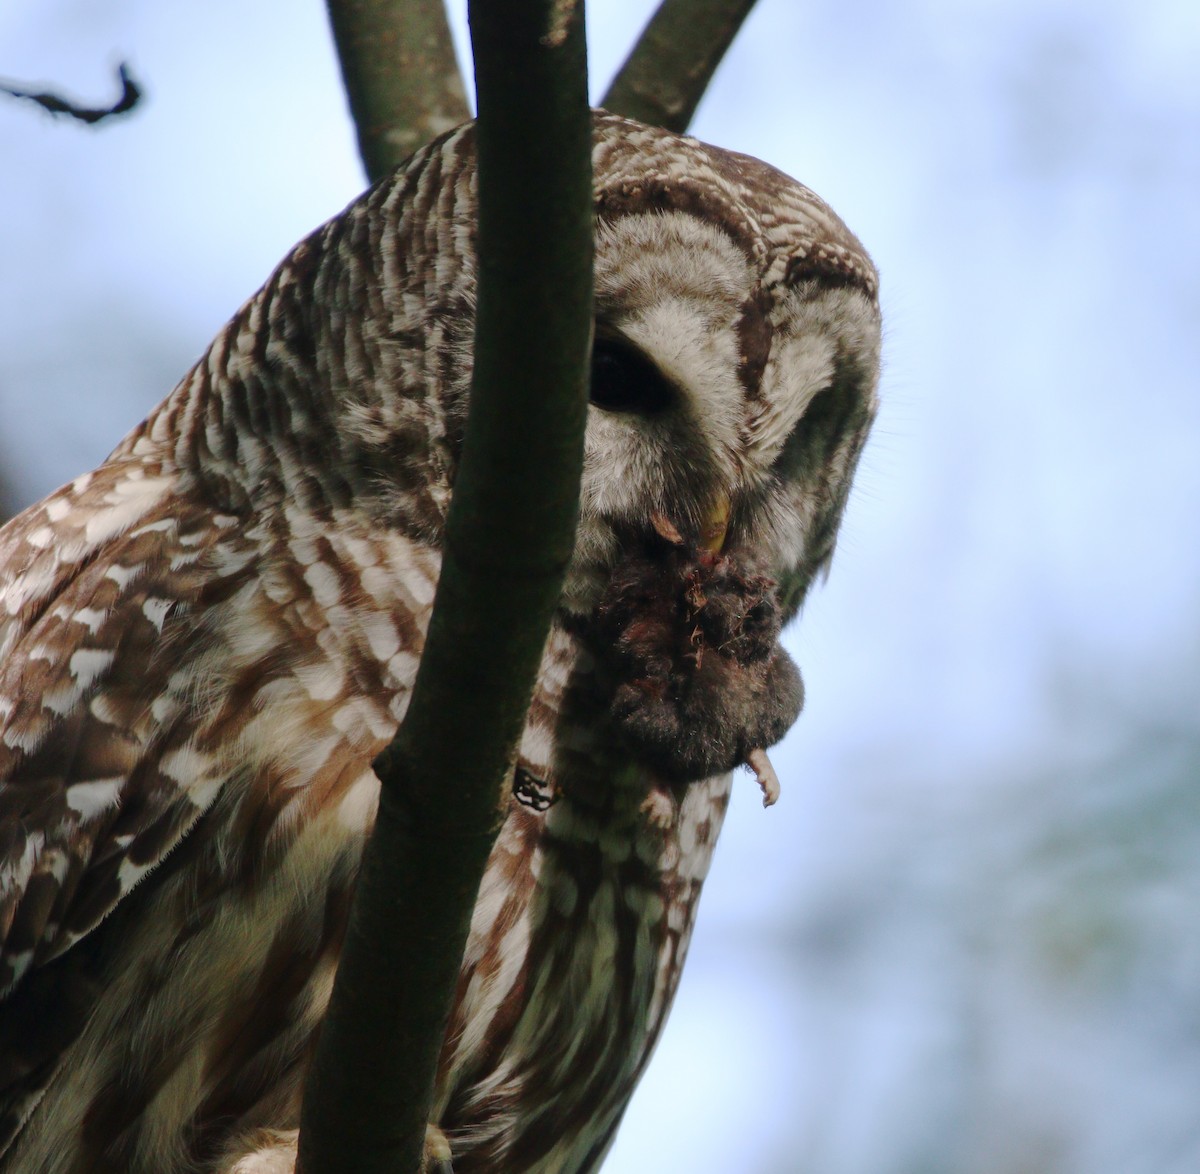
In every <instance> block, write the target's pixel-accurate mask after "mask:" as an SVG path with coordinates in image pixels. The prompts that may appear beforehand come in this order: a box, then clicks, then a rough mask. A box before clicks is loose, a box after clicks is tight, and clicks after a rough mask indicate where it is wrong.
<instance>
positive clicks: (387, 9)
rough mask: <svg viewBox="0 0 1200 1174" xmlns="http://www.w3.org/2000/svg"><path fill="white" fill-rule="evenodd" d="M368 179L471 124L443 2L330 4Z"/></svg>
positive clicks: (340, 0) (345, 0)
mask: <svg viewBox="0 0 1200 1174" xmlns="http://www.w3.org/2000/svg"><path fill="white" fill-rule="evenodd" d="M328 7H329V23H330V24H331V25H332V26H333V39H334V41H335V42H336V44H337V51H338V60H339V61H340V62H341V66H342V80H343V81H344V82H345V85H346V95H347V97H348V98H349V102H350V112H351V114H352V115H353V117H354V125H355V127H356V128H357V130H358V150H359V154H360V155H361V156H362V160H363V166H364V168H365V169H366V172H367V176H368V177H369V178H370V179H371V180H372V181H374V180H377V179H379V178H380V177H381V176H383V175H386V174H387V173H388V172H389V171H391V169H392V168H393V167H395V166H397V165H398V164H400V163H403V162H404V160H405V159H407V158H408V157H409V155H411V154H412V153H413V152H414V151H415V150H417V148H418V147H423V146H424V145H425V144H426V143H427V142H429V140H430V139H432V138H436V137H437V136H438V135H440V134H441V133H442V132H443V131H447V130H450V129H451V128H452V127H455V126H458V124H459V123H460V122H465V121H466V120H467V119H468V118H470V117H471V111H470V110H469V109H468V108H467V99H466V94H465V92H464V90H463V83H462V75H461V74H460V73H459V69H458V60H457V58H456V57H455V55H454V43H453V42H452V41H451V39H450V26H449V25H448V24H447V23H446V9H445V6H444V4H443V0H328Z"/></svg>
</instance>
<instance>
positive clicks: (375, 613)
mask: <svg viewBox="0 0 1200 1174" xmlns="http://www.w3.org/2000/svg"><path fill="white" fill-rule="evenodd" d="M595 128H596V130H595V135H596V137H595V150H594V165H595V177H596V209H597V254H596V281H597V296H596V321H597V348H596V358H595V360H594V367H593V407H592V408H591V409H590V410H589V422H588V435H587V442H586V459H585V470H584V480H583V505H582V518H581V523H580V528H579V536H578V540H577V545H576V552H575V556H574V559H573V562H572V565H571V568H570V571H569V574H568V579H567V583H566V587H565V589H564V593H563V598H562V605H561V608H560V611H559V615H558V618H557V620H556V622H555V625H554V628H553V630H552V632H551V636H550V640H549V642H548V645H547V649H546V653H545V656H544V660H543V666H542V671H541V676H540V680H539V684H538V689H537V693H536V696H535V698H534V703H533V707H532V709H531V711H530V716H529V719H528V723H527V726H526V729H525V733H524V736H523V740H522V744H521V757H520V761H519V763H518V766H517V770H516V776H515V778H514V797H513V800H512V803H511V806H510V809H509V812H508V815H507V818H506V822H505V824H504V826H503V829H502V831H501V834H500V838H499V841H498V842H497V844H496V847H495V850H494V852H493V853H492V857H491V860H490V862H489V865H488V870H487V874H486V876H485V879H484V882H483V885H482V887H481V890H480V895H479V899H478V903H477V906H476V910H475V915H474V920H473V923H472V929H471V936H470V940H469V943H468V947H467V952H466V956H465V958H464V961H463V967H462V971H461V975H460V979H459V984H458V990H457V994H456V999H455V1006H454V1011H453V1014H452V1020H451V1024H450V1028H449V1030H448V1032H447V1036H446V1043H445V1046H444V1050H443V1054H442V1059H441V1065H440V1070H439V1074H438V1083H437V1090H436V1097H435V1104H434V1111H433V1120H434V1123H435V1124H436V1125H437V1126H438V1127H439V1128H440V1130H441V1131H442V1133H443V1134H444V1136H445V1138H446V1139H447V1140H448V1142H449V1144H450V1147H451V1150H452V1153H453V1162H454V1170H455V1171H456V1174H478V1172H482V1171H497V1170H503V1171H513V1172H516V1171H546V1172H548V1171H587V1170H593V1169H595V1168H596V1167H597V1166H598V1164H599V1162H600V1161H601V1159H602V1157H603V1155H604V1153H605V1152H606V1150H607V1148H608V1146H609V1144H610V1143H611V1140H612V1136H613V1133H614V1131H615V1129H616V1126H617V1123H618V1121H619V1119H620V1116H621V1113H622V1111H623V1109H624V1107H625V1104H626V1103H627V1101H628V1098H629V1096H630V1094H631V1091H632V1089H633V1086H634V1084H635V1083H636V1081H637V1079H638V1077H639V1076H640V1074H641V1072H642V1070H643V1069H644V1067H645V1064H646V1062H647V1059H648V1057H649V1054H650V1051H651V1049H652V1047H653V1045H654V1042H655V1040H656V1038H657V1036H658V1033H659V1031H660V1029H661V1026H662V1023H663V1020H664V1017H665V1015H666V1012H667V1009H668V1007H669V1005H670V1002H671V999H672V996H673V994H674V992H675V987H676V984H677V982H678V978H679V973H680V968H681V967H682V964H683V960H684V955H685V953H686V951H687V944H688V938H689V935H690V932H691V926H692V923H693V918H694V916H695V910H696V902H697V898H698V896H699V892H700V886H701V883H702V881H703V879H704V876H705V873H706V871H707V868H708V863H709V859H710V855H711V851H712V847H713V843H714V841H715V838H716V836H717V833H718V831H719V829H720V825H721V820H722V816H723V813H724V809H725V805H726V801H727V798H728V794H729V788H730V785H731V783H730V770H731V768H732V767H733V766H735V765H736V764H737V763H739V762H742V761H744V760H745V759H746V758H747V756H748V753H749V752H750V751H751V750H753V749H757V748H759V747H760V746H762V745H764V744H767V743H769V742H771V741H774V740H776V739H777V738H778V736H779V735H780V734H781V733H782V731H783V729H785V728H786V727H787V725H789V724H790V723H791V721H792V720H793V719H794V717H795V715H796V712H797V711H798V709H799V705H800V700H801V694H800V684H799V678H798V676H797V674H796V672H795V669H794V666H792V665H791V662H790V660H788V658H787V656H786V653H784V652H783V651H782V649H781V648H780V647H779V646H778V644H777V642H776V637H777V634H778V630H779V626H780V624H781V623H782V622H784V621H786V620H787V619H789V618H790V617H791V616H792V615H793V614H794V613H795V612H796V610H797V608H798V607H799V605H800V603H801V601H802V599H803V597H804V595H805V592H806V591H807V588H808V586H809V583H810V582H811V581H812V579H813V577H814V575H815V574H816V573H817V572H818V571H819V570H821V569H822V568H823V567H825V565H826V564H827V563H828V560H829V558H830V555H831V553H832V549H833V543H834V538H835V534H836V530H837V526H838V522H839V520H840V517H841V513H842V508H843V505H844V502H845V498H846V494H847V491H848V487H849V483H850V478H851V475H852V472H853V469H854V466H855V462H856V460H857V457H858V454H859V451H860V448H861V446H862V443H863V440H864V438H865V436H866V432H867V429H868V427H869V424H870V421H871V418H872V415H873V411H874V402H875V401H874V397H875V383H876V376H877V369H878V355H879V315H878V307H877V301H876V279H875V272H874V269H873V268H872V266H871V263H870V261H869V259H868V258H867V256H866V254H865V253H864V251H863V250H862V248H861V246H860V245H859V244H858V243H857V241H856V240H855V239H854V237H853V236H851V235H850V233H849V232H848V231H847V230H846V228H845V226H844V225H843V224H842V223H841V221H840V220H839V219H838V218H837V217H836V216H835V215H834V214H833V213H832V212H831V211H830V210H829V208H828V207H827V206H826V205H825V204H823V203H822V202H821V201H820V200H819V199H818V198H817V197H816V196H814V195H813V194H812V193H811V192H809V191H808V190H807V189H806V188H804V187H802V186H800V185H799V184H796V183H795V182H793V181H792V180H790V179H788V178H787V177H786V176H783V175H782V174H781V173H779V172H777V171H775V170H773V169H772V168H770V167H768V166H767V165H765V164H763V163H760V162H758V161H757V160H754V159H750V158H748V157H745V156H741V155H736V154H732V153H730V152H726V151H722V150H718V149H716V148H713V147H708V146H705V145H703V144H700V143H698V142H696V141H695V140H692V139H688V138H681V137H678V136H675V135H671V134H668V133H666V132H664V131H660V130H656V129H652V128H649V127H645V126H642V125H640V124H637V123H632V122H628V121H625V120H623V119H620V118H617V117H614V116H611V115H607V114H603V113H599V114H597V116H596V123H595ZM474 225H475V172H474V155H473V129H472V127H471V126H470V125H468V126H466V127H463V128H460V129H459V130H457V131H454V132H452V133H451V134H449V135H448V136H445V137H443V138H442V139H440V140H438V141H437V142H435V143H434V144H432V145H431V146H430V147H429V148H427V149H425V150H423V151H421V152H419V153H418V154H417V155H416V156H414V157H413V159H412V160H411V161H410V162H409V163H408V164H407V165H406V166H404V167H402V168H401V169H400V170H399V171H398V172H397V173H396V174H395V175H394V176H392V177H391V178H389V179H387V180H385V181H384V182H382V183H380V184H378V185H377V186H375V187H374V188H373V189H371V190H370V191H369V192H368V193H366V194H365V195H364V196H363V197H362V198H361V199H359V200H357V201H355V203H353V204H352V205H351V206H350V207H349V208H348V209H347V210H346V211H345V212H344V213H342V214H341V215H340V216H338V217H335V218H334V219H333V220H331V221H330V222H329V223H328V224H327V225H325V226H324V227H323V228H321V229H319V230H318V231H317V232H315V233H314V234H313V235H312V236H310V237H309V238H308V239H307V240H306V241H304V242H302V243H301V244H300V245H298V246H297V247H296V249H294V250H293V251H292V253H291V254H290V255H289V256H288V257H287V259H286V260H285V261H284V262H283V264H282V265H281V266H280V267H279V269H278V270H276V272H275V274H274V275H273V276H272V277H271V279H270V280H269V281H268V282H267V284H266V285H265V286H264V287H263V289H262V290H261V291H260V292H259V293H258V294H256V295H255V296H254V297H253V298H251V300H250V301H249V302H248V303H247V304H246V305H245V306H244V307H243V308H242V309H241V310H240V311H239V313H238V314H237V315H236V316H235V317H234V319H233V320H232V322H231V323H230V324H229V326H228V327H226V329H225V330H224V331H222V333H221V334H220V335H219V336H218V338H217V339H216V341H215V342H214V343H213V345H212V347H211V348H210V350H209V351H208V353H207V354H206V355H205V356H204V357H203V358H202V359H201V360H200V361H199V362H198V363H197V365H196V366H195V367H194V368H193V369H192V371H191V372H190V373H189V374H188V375H187V376H186V377H185V378H184V379H183V381H182V382H181V383H180V384H179V386H178V387H177V388H176V389H175V390H174V392H172V394H171V395H170V396H169V397H168V398H167V399H166V401H164V403H163V404H162V405H161V406H160V407H159V408H158V409H157V410H156V411H155V412H154V413H153V414H152V415H151V416H150V417H149V419H148V420H146V421H145V423H143V424H142V425H141V426H140V427H138V428H137V429H136V430H135V431H134V432H133V433H132V434H131V435H130V436H129V437H128V438H126V440H125V441H124V442H122V444H121V445H120V446H119V447H118V448H117V449H116V451H115V452H114V453H113V454H112V456H111V457H110V458H109V459H108V460H107V461H106V462H105V463H104V464H103V465H101V466H100V467H99V468H98V469H97V470H95V472H93V473H90V474H87V475H85V476H83V477H81V478H79V479H78V480H77V481H75V482H74V483H72V484H70V485H68V486H65V487H64V488H63V489H61V490H59V491H58V492H57V493H55V494H53V495H51V496H50V497H49V498H47V499H46V500H45V501H43V502H41V503H40V504H38V505H36V506H33V507H31V508H30V509H29V510H27V511H25V513H23V514H21V515H20V516H19V517H18V518H16V519H14V520H13V521H12V522H10V523H9V525H8V526H6V527H5V528H4V529H3V530H2V531H0V780H3V783H2V785H0V931H2V936H3V949H2V951H0V990H2V991H3V992H4V993H5V995H6V998H5V1001H4V1002H3V1003H0V1136H2V1141H0V1150H2V1153H3V1156H2V1157H0V1170H3V1171H5V1172H16V1171H21V1172H26V1171H28V1172H32V1171H37V1172H38V1174H55V1172H63V1174H65V1172H67V1171H70V1172H72V1174H78V1172H81V1171H115V1170H121V1171H143V1172H146V1174H151V1172H153V1174H170V1172H173V1171H178V1172H182V1171H185V1170H187V1171H192V1170H207V1171H214V1172H216V1171H223V1172H224V1171H235V1170H236V1171H241V1172H243V1174H249V1172H251V1171H256V1170H257V1171H268V1170H270V1171H275V1170H289V1169H291V1165H292V1162H293V1160H294V1141H295V1136H294V1130H295V1127H296V1124H297V1114H298V1104H299V1089H300V1085H301V1082H302V1079H303V1076H304V1071H305V1066H306V1063H307V1060H308V1057H309V1053H310V1047H311V1043H312V1038H313V1030H314V1028H315V1026H316V1025H317V1023H318V1022H319V1020H320V1017H321V1014H322V1011H323V1008H324V1005H325V1002H326V999H327V998H328V993H329V989H330V983H331V980H332V975H333V971H334V967H335V965H336V961H337V957H338V950H339V945H340V941H341V935H342V932H343V929H344V924H345V915H346V910H347V907H348V902H349V899H350V896H351V893H352V890H353V885H354V880H355V874H356V869H357V867H358V861H359V854H360V851H361V847H362V843H363V838H364V836H365V834H366V833H367V831H368V830H369V828H370V825H371V821H372V818H373V813H374V807H375V803H376V797H377V788H378V783H377V780H376V779H375V776H374V774H373V773H372V770H371V762H372V759H373V758H374V756H375V755H376V754H377V753H378V751H379V750H380V749H381V748H382V747H383V746H384V745H385V744H386V743H387V742H388V740H389V739H390V738H391V736H392V734H393V733H394V731H395V729H396V726H397V723H398V722H399V721H400V720H401V719H402V717H403V715H404V711H405V707H406V704H407V700H408V691H409V689H410V687H411V685H412V682H413V679H414V674H415V671H416V667H417V664H418V661H419V658H420V655H421V648H422V642H423V634H424V631H425V626H426V623H427V620H428V615H429V609H430V605H431V602H432V598H433V593H434V587H435V583H436V580H437V574H438V566H439V554H438V550H439V541H440V538H441V532H442V522H443V519H444V516H445V510H446V504H447V501H448V499H449V496H450V492H451V486H452V483H453V477H454V469H455V465H456V461H457V458H458V452H459V446H460V443H461V437H462V431H463V424H464V418H465V412H466V400H467V390H468V386H469V379H470V365H471V358H470V345H471V337H472V313H473V297H474V243H473V242H474V237H473V234H474ZM714 519H716V521H715V522H714ZM714 527H715V529H714ZM447 786H448V787H452V780H450V781H448V783H447Z"/></svg>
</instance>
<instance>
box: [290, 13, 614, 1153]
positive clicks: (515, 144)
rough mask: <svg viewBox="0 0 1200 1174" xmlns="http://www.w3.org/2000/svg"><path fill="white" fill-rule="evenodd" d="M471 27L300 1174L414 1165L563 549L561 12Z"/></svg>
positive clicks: (585, 337)
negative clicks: (384, 737)
mask: <svg viewBox="0 0 1200 1174" xmlns="http://www.w3.org/2000/svg"><path fill="white" fill-rule="evenodd" d="M471 31H472V43H473V46H474V52H475V75H476V83H477V90H478V94H479V124H478V131H477V137H478V156H479V201H480V213H479V291H478V311H477V315H476V329H475V367H474V377H473V382H472V389H471V407H470V417H469V420H468V423H467V434H466V439H465V442H464V447H463V455H462V461H461V464H460V467H459V470H458V474H457V478H456V481H455V486H454V495H453V499H452V502H451V506H450V512H449V517H448V519H447V524H446V541H445V550H444V559H443V563H442V571H441V578H440V581H439V583H438V593H437V599H436V601H435V605H434V611H433V616H432V618H431V621H430V627H429V634H428V638H427V641H426V644H425V650H424V653H423V655H422V657H421V664H420V669H419V672H418V676H417V680H416V684H415V685H414V688H413V695H412V700H411V703H410V705H409V709H408V713H407V716H406V718H405V721H404V724H403V726H402V727H401V729H400V731H399V733H398V735H397V737H396V739H395V740H394V741H393V742H392V744H391V745H390V746H389V747H388V749H387V750H386V751H385V752H384V753H383V754H382V755H381V756H380V757H379V759H378V760H377V762H376V769H377V771H378V772H379V775H380V778H381V781H382V783H383V786H382V790H381V794H380V805H379V816H378V820H377V823H376V827H375V831H374V834H373V836H372V838H371V841H370V843H369V844H368V846H367V849H366V853H365V855H364V858H363V866H362V872H361V875H360V878H359V882H358V886H357V892H356V894H355V901H354V908H353V911H352V913H351V918H350V926H349V930H348V932H347V936H346V943H345V947H344V950H343V954H342V959H341V964H340V966H339V969H338V974H337V979H336V982H335V985H334V990H333V996H332V998H331V1001H330V1005H329V1011H328V1014H327V1016H326V1019H325V1023H324V1026H323V1028H322V1031H321V1037H320V1042H319V1047H318V1050H317V1054H316V1057H315V1059H314V1063H313V1069H312V1072H311V1074H310V1077H309V1081H308V1085H307V1088H306V1090H305V1099H304V1107H303V1117H302V1122H301V1131H300V1164H301V1165H302V1168H303V1171H304V1174H376V1172H378V1174H383V1172H384V1171H387V1172H388V1174H409V1172H415V1171H416V1170H417V1169H418V1167H419V1162H420V1156H421V1150H422V1145H423V1139H424V1131H425V1124H426V1121H427V1120H428V1114H429V1109H430V1101H431V1097H432V1092H433V1082H434V1076H435V1071H436V1065H437V1059H438V1054H439V1052H440V1049H441V1044H442V1037H443V1034H444V1031H445V1025H446V1021H447V1019H448V1016H449V1012H450V1003H451V1000H452V997H453V993H454V989H455V981H456V979H457V976H458V969H459V965H460V962H461V958H462V954H463V949H464V947H465V944H466V938H467V932H468V929H469V925H470V919H471V913H472V909H473V907H474V904H475V898H476V895H477V893H478V889H479V882H480V878H481V877H482V875H483V869H484V866H485V864H486V861H487V856H488V853H489V852H490V850H491V846H492V843H493V840H494V837H495V833H496V831H497V829H498V826H499V820H500V812H501V804H502V802H503V797H504V795H505V792H506V789H507V787H506V784H507V780H508V776H509V774H510V772H511V767H512V762H513V758H514V755H515V749H516V742H517V739H518V737H519V734H520V731H521V728H522V726H523V724H524V720H525V711H526V708H527V707H528V703H529V698H530V696H531V693H532V690H533V684H534V680H535V676H536V673H537V668H538V664H539V662H540V659H541V654H542V648H543V646H544V644H545V640H546V634H547V632H548V630H549V625H550V621H551V617H552V615H553V612H554V608H555V606H556V604H557V601H558V598H559V594H560V591H561V588H562V579H563V574H564V572H565V570H566V566H567V562H568V560H569V558H570V555H571V551H572V549H573V545H574V530H575V523H576V518H577V513H578V498H579V477H580V472H581V468H582V460H583V425H584V420H585V414H586V403H587V396H586V372H587V366H588V349H589V338H590V332H591V321H592V194H591V161H590V156H591V119H590V116H589V113H588V106H587V85H586V75H587V69H586V49H585V46H584V39H583V4H582V0H475V2H474V3H472V6H471ZM531 471H535V472H533V473H531ZM299 1168H300V1167H299V1166H298V1169H299Z"/></svg>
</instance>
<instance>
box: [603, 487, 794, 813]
mask: <svg viewBox="0 0 1200 1174" xmlns="http://www.w3.org/2000/svg"><path fill="white" fill-rule="evenodd" d="M730 513H731V503H730V500H729V497H728V495H725V494H721V495H719V496H718V497H717V498H716V499H715V500H714V501H713V503H712V505H711V507H710V509H709V511H708V513H707V515H706V516H705V518H704V519H703V520H702V522H701V525H700V527H699V532H698V533H697V534H696V538H695V539H693V540H691V541H689V540H688V538H686V537H685V536H684V533H683V532H682V531H681V528H680V527H679V526H677V525H676V524H675V522H674V521H673V520H672V519H671V518H670V517H668V516H667V515H666V514H665V513H662V512H656V513H654V514H652V515H651V519H650V520H651V525H652V527H653V531H654V536H655V537H654V539H652V548H651V549H648V550H647V551H646V552H645V553H644V554H634V555H633V556H631V557H630V558H629V559H628V560H626V561H624V562H623V563H622V564H620V566H619V567H618V568H617V570H616V571H615V572H614V575H613V578H612V580H611V582H610V583H609V586H608V588H607V590H606V591H605V594H604V597H603V598H602V600H601V602H600V604H599V606H598V607H597V609H596V612H595V616H594V622H595V626H596V635H597V640H596V655H597V659H598V662H599V664H600V666H601V669H602V672H601V676H602V678H603V679H604V680H605V681H606V683H607V688H608V692H609V694H610V696H609V701H608V710H609V717H610V720H611V723H612V726H613V729H614V732H615V733H616V735H617V738H618V740H619V741H620V742H622V743H623V744H624V746H625V748H626V749H627V750H628V751H629V752H630V754H631V755H632V756H633V757H634V758H635V759H638V760H641V761H644V762H645V763H646V765H648V766H649V767H651V768H652V769H653V770H654V771H655V772H656V773H658V774H659V775H661V776H662V777H663V778H664V779H666V780H667V781H668V782H671V783H688V782H695V781H697V780H699V779H703V778H709V777H711V776H713V775H715V774H720V773H723V772H724V771H727V770H732V769H733V768H734V767H735V766H739V765H745V766H748V767H749V768H750V769H751V770H753V771H754V774H755V776H756V778H757V780H758V784H759V787H760V788H761V790H762V794H763V805H764V806H767V807H769V806H771V804H773V803H774V802H775V801H776V800H777V799H778V798H779V793H780V787H779V778H778V776H777V775H776V773H775V770H774V768H773V767H772V766H771V762H770V759H769V758H768V757H767V753H766V750H767V747H768V746H772V745H774V744H775V743H776V742H778V741H779V739H780V738H781V737H782V736H783V734H784V733H785V732H786V730H787V729H788V728H789V727H790V726H791V724H792V722H793V721H795V719H796V717H797V715H798V714H799V712H800V708H801V706H802V704H803V697H804V689H803V684H802V683H801V680H800V674H799V672H798V670H797V669H796V666H795V664H794V663H793V662H792V660H791V658H790V657H789V656H788V654H787V652H786V651H785V650H784V649H783V648H782V647H781V646H780V644H779V631H780V626H781V616H780V610H779V604H778V600H777V599H776V595H775V584H774V582H773V581H772V580H771V579H769V578H768V577H766V576H765V575H760V574H757V573H755V572H754V571H753V569H752V568H749V567H747V566H745V565H743V564H742V563H741V562H740V561H739V560H738V559H737V558H736V557H734V556H730V555H728V554H726V553H725V545H726V540H727V538H728V530H729V520H730ZM693 533H696V531H694V530H693Z"/></svg>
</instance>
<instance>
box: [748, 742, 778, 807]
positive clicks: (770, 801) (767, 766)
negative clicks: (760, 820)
mask: <svg viewBox="0 0 1200 1174" xmlns="http://www.w3.org/2000/svg"><path fill="white" fill-rule="evenodd" d="M746 765H747V766H748V767H749V768H750V769H751V770H752V771H754V774H755V776H756V777H757V779H758V785H759V787H760V788H761V789H762V796H763V806H764V807H773V806H774V805H775V803H776V801H777V800H778V799H779V795H780V786H779V776H778V775H777V774H776V773H775V768H774V767H773V766H772V765H771V760H770V759H769V758H768V757H767V752H766V751H765V750H764V749H763V748H762V747H761V746H755V748H754V749H753V750H751V751H750V753H749V754H747V755H746Z"/></svg>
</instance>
